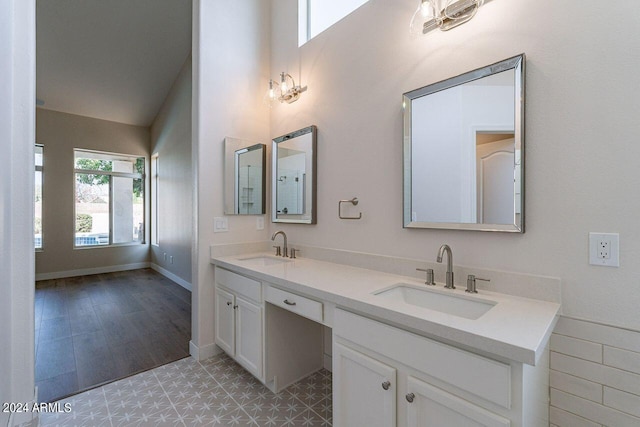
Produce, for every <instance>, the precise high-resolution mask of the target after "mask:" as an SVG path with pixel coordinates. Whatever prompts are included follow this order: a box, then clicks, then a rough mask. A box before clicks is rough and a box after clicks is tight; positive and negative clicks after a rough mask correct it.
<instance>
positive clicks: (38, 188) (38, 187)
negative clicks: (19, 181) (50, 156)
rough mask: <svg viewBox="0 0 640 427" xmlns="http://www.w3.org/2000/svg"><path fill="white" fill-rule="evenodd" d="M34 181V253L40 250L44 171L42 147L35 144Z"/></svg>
mask: <svg viewBox="0 0 640 427" xmlns="http://www.w3.org/2000/svg"><path fill="white" fill-rule="evenodd" d="M35 154H36V155H35V166H36V180H35V188H34V206H35V212H34V216H33V217H34V223H33V233H34V235H33V237H34V239H33V240H34V246H35V248H36V251H41V250H42V173H43V171H44V147H43V146H42V145H39V144H36V149H35Z"/></svg>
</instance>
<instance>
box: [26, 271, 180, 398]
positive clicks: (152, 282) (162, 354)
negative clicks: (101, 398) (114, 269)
mask: <svg viewBox="0 0 640 427" xmlns="http://www.w3.org/2000/svg"><path fill="white" fill-rule="evenodd" d="M35 324H36V334H35V339H36V341H35V345H36V385H37V386H38V395H39V396H38V400H39V401H40V402H50V401H54V400H57V399H60V398H61V397H64V396H68V395H70V394H73V393H77V392H78V391H81V390H86V389H89V388H92V387H95V386H96V385H99V384H103V383H105V382H110V381H113V380H116V379H120V378H124V377H126V376H129V375H132V374H135V373H138V372H142V371H145V370H147V369H151V368H153V367H156V366H160V365H164V364H166V363H169V362H172V361H175V360H178V359H181V358H183V357H186V356H188V354H189V340H190V337H191V292H189V291H187V290H186V289H184V288H183V287H181V286H180V285H177V284H176V283H174V282H172V281H171V280H169V279H167V278H165V277H164V276H162V275H160V274H158V273H156V272H155V271H153V270H151V269H144V270H134V271H127V272H118V273H109V274H97V275H92V276H82V277H74V278H68V279H57V280H46V281H40V282H37V283H36V297H35Z"/></svg>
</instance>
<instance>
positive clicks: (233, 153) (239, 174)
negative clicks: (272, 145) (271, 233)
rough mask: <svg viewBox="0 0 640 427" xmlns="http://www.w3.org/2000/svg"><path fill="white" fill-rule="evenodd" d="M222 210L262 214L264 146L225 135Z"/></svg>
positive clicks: (243, 213)
mask: <svg viewBox="0 0 640 427" xmlns="http://www.w3.org/2000/svg"><path fill="white" fill-rule="evenodd" d="M224 142H225V145H224V150H225V176H224V180H225V182H224V184H225V185H224V213H225V214H226V215H263V214H264V213H265V193H266V191H265V187H266V185H265V175H266V174H265V169H266V159H267V153H266V151H267V150H266V145H264V144H256V143H252V142H249V141H245V140H242V139H237V138H225V140H224Z"/></svg>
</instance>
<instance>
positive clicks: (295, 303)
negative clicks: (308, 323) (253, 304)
mask: <svg viewBox="0 0 640 427" xmlns="http://www.w3.org/2000/svg"><path fill="white" fill-rule="evenodd" d="M264 300H265V301H267V302H270V303H271V304H273V305H277V306H278V307H282V308H284V309H286V310H289V311H292V312H294V313H296V314H299V315H300V316H303V317H306V318H307V319H311V320H314V321H316V322H320V323H322V303H321V302H318V301H314V300H311V299H309V298H305V297H302V296H300V295H296V294H294V293H291V292H288V291H283V290H281V289H278V288H274V287H271V286H266V287H265V290H264Z"/></svg>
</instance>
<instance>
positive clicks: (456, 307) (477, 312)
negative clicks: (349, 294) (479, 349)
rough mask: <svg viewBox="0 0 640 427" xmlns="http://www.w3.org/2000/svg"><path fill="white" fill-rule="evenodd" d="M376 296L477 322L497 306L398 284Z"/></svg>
mask: <svg viewBox="0 0 640 427" xmlns="http://www.w3.org/2000/svg"><path fill="white" fill-rule="evenodd" d="M375 295H376V296H378V297H380V298H384V299H386V300H387V301H389V302H393V303H395V304H398V303H400V304H407V305H411V306H415V307H422V308H426V309H429V310H435V311H439V312H441V313H446V314H451V315H454V316H458V317H464V318H466V319H471V320H476V319H478V318H480V316H482V315H483V314H485V313H486V312H487V311H489V310H491V308H492V307H493V306H494V305H496V304H497V303H496V302H495V301H489V300H479V299H476V298H469V297H465V296H462V295H455V294H451V295H447V294H444V293H441V292H438V291H433V290H431V289H427V288H420V287H417V286H414V285H409V284H406V283H398V284H396V285H393V286H392V287H391V288H388V289H384V290H382V291H379V292H376V293H375Z"/></svg>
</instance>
